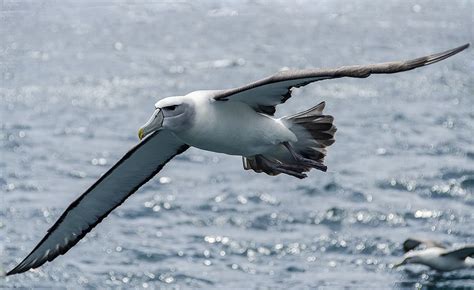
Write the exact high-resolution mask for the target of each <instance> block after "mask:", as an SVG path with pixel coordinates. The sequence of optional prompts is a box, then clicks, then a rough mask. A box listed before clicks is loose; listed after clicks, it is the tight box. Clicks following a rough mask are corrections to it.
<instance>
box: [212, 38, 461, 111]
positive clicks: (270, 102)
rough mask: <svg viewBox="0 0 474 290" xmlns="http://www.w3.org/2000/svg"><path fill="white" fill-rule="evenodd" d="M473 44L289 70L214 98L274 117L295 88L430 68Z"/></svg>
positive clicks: (224, 92)
mask: <svg viewBox="0 0 474 290" xmlns="http://www.w3.org/2000/svg"><path fill="white" fill-rule="evenodd" d="M467 47H469V44H465V45H463V46H460V47H457V48H454V49H451V50H447V51H445V52H440V53H436V54H433V55H428V56H424V57H420V58H416V59H412V60H407V61H394V62H385V63H377V64H368V65H354V66H343V67H339V68H330V69H305V70H288V71H283V72H279V73H277V74H274V75H272V76H269V77H267V78H264V79H262V80H259V81H256V82H254V83H251V84H248V85H245V86H243V87H240V88H234V89H229V90H223V91H220V92H219V93H217V94H216V95H215V96H214V99H215V100H217V101H227V100H229V101H239V102H244V103H247V104H249V105H250V106H252V107H253V108H254V109H255V110H256V111H257V112H261V113H265V114H268V115H273V114H274V113H275V106H276V105H278V104H282V103H284V102H285V101H286V100H288V99H289V98H290V97H291V89H292V88H298V87H302V86H305V85H307V84H309V83H312V82H316V81H321V80H327V79H334V78H342V77H353V78H366V77H368V76H370V75H371V74H391V73H397V72H402V71H407V70H412V69H415V68H417V67H422V66H426V65H430V64H432V63H435V62H438V61H441V60H443V59H446V58H448V57H450V56H453V55H455V54H457V53H458V52H461V51H463V50H464V49H466V48H467Z"/></svg>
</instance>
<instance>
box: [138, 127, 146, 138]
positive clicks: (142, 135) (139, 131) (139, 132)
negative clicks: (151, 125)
mask: <svg viewBox="0 0 474 290" xmlns="http://www.w3.org/2000/svg"><path fill="white" fill-rule="evenodd" d="M144 134H145V133H144V130H143V128H140V130H138V138H139V139H140V140H142V139H143V137H144Z"/></svg>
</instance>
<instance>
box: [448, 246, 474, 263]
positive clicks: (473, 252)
mask: <svg viewBox="0 0 474 290" xmlns="http://www.w3.org/2000/svg"><path fill="white" fill-rule="evenodd" d="M441 256H451V257H455V258H457V259H461V260H464V259H466V258H467V257H474V245H468V246H465V247H463V248H461V249H457V250H454V251H450V252H446V253H444V254H442V255H441Z"/></svg>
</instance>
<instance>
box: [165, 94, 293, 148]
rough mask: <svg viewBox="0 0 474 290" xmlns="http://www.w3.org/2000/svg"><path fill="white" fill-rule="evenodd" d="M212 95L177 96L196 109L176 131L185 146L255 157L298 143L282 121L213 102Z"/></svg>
mask: <svg viewBox="0 0 474 290" xmlns="http://www.w3.org/2000/svg"><path fill="white" fill-rule="evenodd" d="M212 96H213V92H212V91H196V92H193V93H190V94H188V95H186V96H183V97H177V98H182V100H183V101H184V102H187V103H191V104H192V106H193V107H194V114H193V116H192V121H191V122H190V126H189V127H187V128H186V129H184V130H179V131H176V130H175V131H173V132H174V134H175V135H176V136H177V137H178V138H179V139H181V140H182V141H183V142H185V143H186V144H189V145H191V146H194V147H197V148H200V149H203V150H208V151H213V152H220V153H226V154H230V155H239V156H252V155H256V154H262V153H266V152H269V151H272V150H274V149H275V146H279V145H280V144H281V143H282V142H287V141H290V142H296V141H297V137H296V135H295V134H294V133H293V132H292V131H291V130H290V129H288V128H287V127H286V126H285V124H284V123H283V122H282V121H281V120H280V119H277V118H273V117H271V116H268V115H264V114H261V113H258V112H256V111H255V110H254V109H252V108H251V107H250V106H249V105H247V104H245V103H242V102H222V101H214V100H213V98H212ZM157 105H158V104H157ZM160 105H162V104H160ZM243 120H245V122H243ZM249 124H250V125H249Z"/></svg>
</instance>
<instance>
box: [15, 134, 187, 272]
mask: <svg viewBox="0 0 474 290" xmlns="http://www.w3.org/2000/svg"><path fill="white" fill-rule="evenodd" d="M188 148H189V146H188V145H186V144H183V143H182V142H181V141H179V140H178V139H177V138H176V137H175V136H174V135H173V134H172V133H170V132H167V131H157V132H155V133H153V134H152V135H150V136H149V137H148V138H146V139H144V140H143V141H142V142H140V143H139V144H138V145H136V146H135V147H134V148H132V149H131V150H130V151H128V152H127V153H126V154H125V156H123V157H122V159H120V161H118V162H117V163H116V164H115V165H114V166H113V167H112V168H111V169H110V170H109V171H107V173H105V174H104V175H103V176H102V177H101V178H100V179H99V180H98V181H97V182H95V183H94V184H93V185H92V186H91V187H90V188H89V189H88V190H87V191H86V192H85V193H84V194H82V195H81V196H79V198H77V199H76V200H75V201H74V202H73V203H71V205H69V207H68V208H67V209H66V211H65V212H64V213H63V214H62V215H61V217H60V218H59V220H58V221H57V222H56V223H55V224H54V225H53V226H52V227H51V228H50V229H49V230H48V232H47V234H46V236H45V237H44V238H43V239H42V240H41V241H40V242H39V243H38V245H37V246H36V247H35V248H34V249H33V251H32V252H31V253H30V254H29V255H28V256H27V257H26V258H25V259H24V260H23V261H22V262H21V263H20V264H18V265H17V266H16V267H15V268H14V269H13V270H11V271H10V272H8V273H7V275H12V274H18V273H22V272H25V271H28V270H29V269H32V268H37V267H39V266H41V265H43V264H44V263H46V262H47V261H52V260H54V259H55V258H56V257H57V256H59V255H62V254H64V253H66V252H67V251H68V250H69V249H70V248H72V247H73V246H74V245H75V244H76V243H77V242H79V240H80V239H82V237H84V236H85V235H86V234H87V233H88V232H90V231H91V230H92V229H93V228H94V227H95V226H96V225H97V224H99V223H100V222H101V221H102V220H103V219H104V218H105V217H106V216H107V215H108V214H109V213H110V212H111V211H112V210H114V209H115V208H116V207H118V206H119V205H121V204H122V203H123V202H124V201H125V200H126V199H127V198H128V197H129V196H130V195H132V194H133V193H134V192H135V191H137V190H138V188H140V187H141V186H142V185H143V184H145V183H146V182H147V181H148V180H150V179H151V178H152V177H153V176H155V175H156V174H157V173H158V172H159V171H160V170H161V169H162V168H163V166H164V165H165V164H166V163H167V162H168V161H170V160H171V159H172V158H173V157H174V156H176V155H178V154H181V153H182V152H184V151H185V150H186V149H188Z"/></svg>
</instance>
